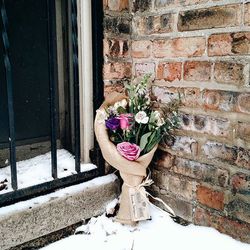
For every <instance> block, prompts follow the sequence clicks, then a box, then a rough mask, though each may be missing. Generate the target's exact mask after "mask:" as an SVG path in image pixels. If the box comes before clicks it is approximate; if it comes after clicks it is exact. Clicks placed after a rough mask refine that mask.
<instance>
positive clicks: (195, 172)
mask: <svg viewBox="0 0 250 250" xmlns="http://www.w3.org/2000/svg"><path fill="white" fill-rule="evenodd" d="M173 170H174V172H175V173H178V174H181V175H185V176H188V177H191V178H194V179H196V180H201V181H204V182H208V183H212V184H215V185H219V186H221V187H225V186H227V185H228V179H229V174H228V171H227V170H224V169H220V168H218V167H216V166H214V165H208V164H203V163H199V162H196V161H191V160H187V159H183V158H180V157H176V159H175V161H174V167H173Z"/></svg>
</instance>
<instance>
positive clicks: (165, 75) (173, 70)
mask: <svg viewBox="0 0 250 250" xmlns="http://www.w3.org/2000/svg"><path fill="white" fill-rule="evenodd" d="M181 66H182V63H181V62H161V63H159V64H158V67H157V74H156V78H157V79H164V80H165V81H169V82H172V81H175V80H180V79H181V68H182V67H181Z"/></svg>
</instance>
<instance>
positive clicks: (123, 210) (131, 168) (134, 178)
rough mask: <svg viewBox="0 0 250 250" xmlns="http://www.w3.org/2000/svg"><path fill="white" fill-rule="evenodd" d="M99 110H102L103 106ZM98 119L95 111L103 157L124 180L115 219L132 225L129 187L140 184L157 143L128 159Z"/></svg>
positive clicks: (98, 115)
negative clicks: (119, 150)
mask: <svg viewBox="0 0 250 250" xmlns="http://www.w3.org/2000/svg"><path fill="white" fill-rule="evenodd" d="M100 110H101V111H102V110H103V111H104V109H103V108H101V109H100ZM100 120H101V118H100V113H97V115H96V119H95V134H96V138H97V141H98V143H99V146H100V148H101V151H102V154H103V157H104V159H105V160H106V161H107V162H108V163H109V164H110V165H111V166H113V167H114V168H116V169H117V170H119V171H120V175H121V178H122V179H123V181H124V184H123V186H122V192H121V198H120V209H119V212H118V215H117V218H116V219H117V221H119V222H121V223H123V224H130V225H134V224H136V222H134V221H132V219H131V211H130V205H129V188H131V187H137V186H138V185H140V184H141V182H142V180H143V178H144V177H145V176H146V169H147V167H148V165H149V163H150V162H151V160H152V158H153V156H154V153H155V151H156V149H157V145H156V146H155V147H154V148H153V149H152V150H151V151H150V152H149V153H147V154H145V155H143V156H141V157H139V158H138V159H137V160H136V161H129V160H127V159H125V158H124V157H123V156H121V155H120V154H119V153H118V151H117V149H116V146H115V145H114V144H113V143H112V142H111V141H110V140H109V137H108V133H107V128H106V126H105V124H104V122H100ZM126 184H127V185H126Z"/></svg>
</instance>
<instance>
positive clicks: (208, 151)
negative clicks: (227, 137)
mask: <svg viewBox="0 0 250 250" xmlns="http://www.w3.org/2000/svg"><path fill="white" fill-rule="evenodd" d="M202 149H203V152H204V154H205V155H206V156H207V157H208V158H209V159H219V160H222V161H225V162H228V163H231V164H234V163H235V161H236V160H237V155H238V150H237V147H229V146H227V145H224V144H222V143H217V142H211V141H208V142H207V143H206V144H205V145H203V146H202Z"/></svg>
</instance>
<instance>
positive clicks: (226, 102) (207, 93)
mask: <svg viewBox="0 0 250 250" xmlns="http://www.w3.org/2000/svg"><path fill="white" fill-rule="evenodd" d="M238 95H239V94H238V93H236V92H232V91H221V90H204V91H203V93H202V99H203V103H204V107H205V108H206V109H212V110H221V111H231V112H232V111H234V109H235V104H236V102H237V98H238Z"/></svg>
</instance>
